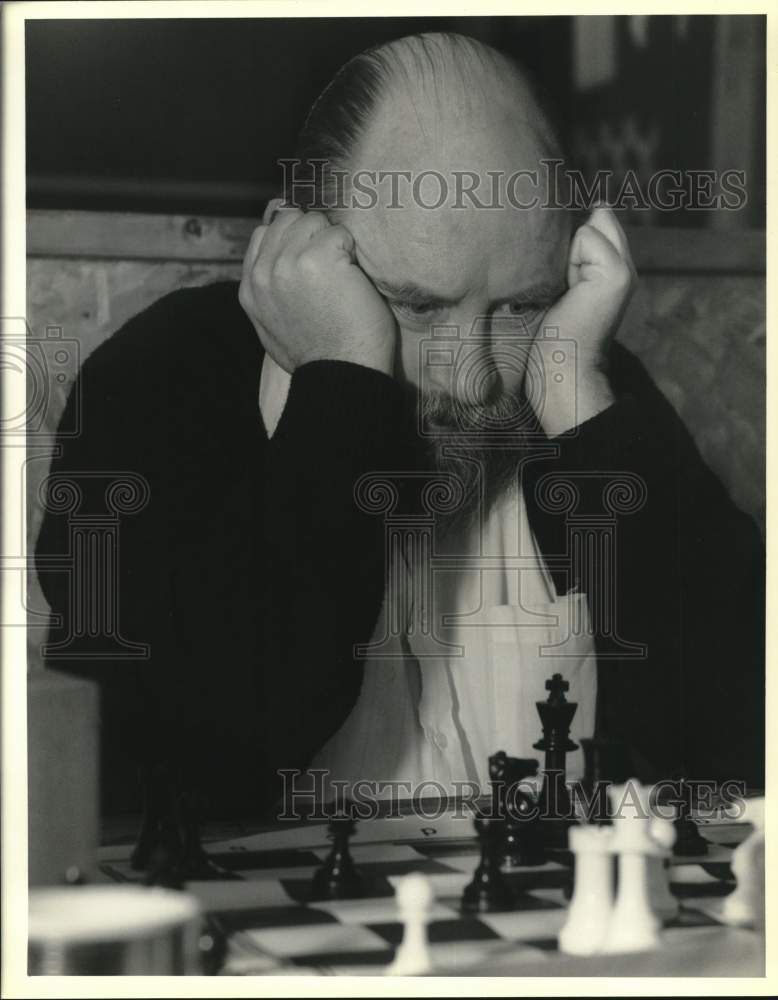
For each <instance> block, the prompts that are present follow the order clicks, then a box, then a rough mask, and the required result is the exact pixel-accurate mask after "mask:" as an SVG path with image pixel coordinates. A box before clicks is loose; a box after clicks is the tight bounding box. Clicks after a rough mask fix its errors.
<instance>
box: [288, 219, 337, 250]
mask: <svg viewBox="0 0 778 1000" xmlns="http://www.w3.org/2000/svg"><path fill="white" fill-rule="evenodd" d="M329 228H330V223H329V221H328V219H327V216H326V215H324V213H323V212H306V213H305V215H303V217H302V218H301V219H297V220H296V221H295V222H294V224H293V225H291V226H290V227H289V228H288V229H287V231H286V235H285V237H284V241H283V249H284V251H290V252H292V253H299V252H300V251H301V250H304V249H305V248H306V247H307V246H309V245H310V242H311V240H312V239H313V238H314V237H315V236H318V234H319V233H321V232H322V231H323V230H325V229H329Z"/></svg>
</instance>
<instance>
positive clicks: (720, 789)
mask: <svg viewBox="0 0 778 1000" xmlns="http://www.w3.org/2000/svg"><path fill="white" fill-rule="evenodd" d="M278 775H279V777H280V779H281V782H282V789H283V791H282V798H281V808H280V811H279V812H278V814H277V817H276V818H277V819H279V820H286V821H294V820H297V821H299V820H301V819H303V818H305V819H308V820H327V819H331V818H332V817H333V816H350V817H351V818H352V819H358V820H373V819H378V818H382V819H400V818H403V817H408V816H412V817H415V818H416V819H419V820H422V821H423V822H434V821H435V820H438V819H441V818H442V817H443V816H446V817H453V818H460V819H461V818H467V817H468V816H472V815H473V814H474V813H475V812H477V813H478V814H479V815H482V816H486V817H489V818H494V819H505V818H509V819H511V820H515V821H517V822H522V823H528V822H531V821H535V820H543V819H552V818H553V819H559V818H560V817H559V814H558V813H554V814H553V816H552V815H551V814H550V813H549V812H548V810H547V807H546V806H545V805H544V801H545V802H547V801H548V800H544V799H543V797H542V796H541V795H540V780H541V779H540V778H529V779H522V780H521V781H518V782H503V783H501V782H492V784H491V787H490V790H489V793H488V794H484V792H483V790H482V789H481V787H480V786H479V785H478V784H477V783H476V782H473V781H452V782H451V784H450V785H448V786H444V785H442V784H441V783H440V782H438V781H434V780H424V781H420V782H414V781H412V780H410V779H408V780H403V779H393V780H391V781H381V780H376V779H374V778H364V779H359V780H357V781H347V780H345V779H337V778H333V777H332V776H331V774H330V772H329V771H328V770H327V769H324V768H311V769H309V770H307V771H300V770H298V769H292V768H290V769H282V770H279V771H278ZM544 775H545V776H546V778H547V779H550V780H552V781H553V780H555V779H556V778H561V777H562V772H558V771H553V770H551V771H544ZM566 787H568V789H569V793H570V794H569V796H568V797H567V798H566V803H567V806H566V809H567V812H566V814H565V816H563V817H562V818H565V819H569V820H570V821H571V822H575V821H590V820H591V819H592V817H593V814H594V813H595V812H596V811H597V807H598V803H599V802H600V800H601V799H602V793H603V788H605V789H611V790H612V791H615V792H616V795H615V800H616V801H615V802H614V796H613V795H610V796H609V799H610V806H609V810H608V812H609V818H610V819H619V818H628V817H637V818H640V819H647V818H650V817H657V818H660V819H674V818H675V817H676V816H677V815H678V812H679V810H680V809H681V808H682V807H685V808H686V809H692V808H693V809H694V812H695V816H696V817H697V818H698V819H710V820H724V819H726V820H730V821H732V822H736V821H737V820H738V819H739V818H740V817H741V816H742V815H743V808H744V807H743V800H744V797H745V795H746V787H745V784H744V783H743V782H742V781H737V780H734V779H732V780H729V781H723V782H722V781H714V780H708V779H696V780H689V779H664V780H661V781H658V782H656V783H654V784H652V785H650V786H644V785H642V784H641V783H640V782H639V781H637V780H636V779H628V780H627V781H625V782H611V781H604V782H601V783H600V786H598V788H597V789H596V790H592V789H587V788H586V787H585V786H584V785H583V784H582V783H580V782H569V783H567V786H566ZM528 802H530V803H531V807H530V808H527V803H528Z"/></svg>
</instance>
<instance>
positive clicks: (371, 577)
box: [36, 282, 764, 814]
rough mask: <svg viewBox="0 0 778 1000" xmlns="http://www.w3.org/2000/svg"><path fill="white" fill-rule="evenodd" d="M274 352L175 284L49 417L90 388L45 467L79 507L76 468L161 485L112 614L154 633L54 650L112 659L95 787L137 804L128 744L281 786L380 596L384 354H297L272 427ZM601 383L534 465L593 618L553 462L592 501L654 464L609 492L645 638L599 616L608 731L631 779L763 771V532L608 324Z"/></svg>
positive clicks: (133, 752)
mask: <svg viewBox="0 0 778 1000" xmlns="http://www.w3.org/2000/svg"><path fill="white" fill-rule="evenodd" d="M262 353H263V352H262V348H261V345H260V343H259V341H258V339H257V336H256V333H255V332H254V330H253V328H252V326H251V324H250V323H249V321H248V319H247V318H246V317H245V315H244V313H243V311H242V309H241V307H240V305H239V303H238V299H237V285H236V284H235V283H233V282H224V283H218V284H214V285H210V286H207V287H204V288H198V289H188V290H183V291H179V292H174V293H172V294H170V295H168V296H166V297H165V298H163V299H162V300H160V301H159V302H157V303H155V304H154V305H153V306H151V307H150V308H149V309H147V310H146V311H145V312H143V313H142V314H140V315H139V316H137V317H135V318H134V319H132V320H131V321H130V322H128V323H127V324H126V325H125V326H124V327H123V328H122V329H121V330H120V331H119V332H118V333H117V334H115V335H114V336H113V337H111V338H110V339H109V340H108V341H107V342H106V343H104V344H103V345H101V346H100V347H99V348H98V349H97V350H96V351H95V352H94V353H93V354H92V355H91V356H90V357H89V358H88V359H87V361H86V362H85V364H84V365H83V367H82V370H81V373H80V375H79V378H78V380H77V383H76V388H75V389H74V391H73V392H72V393H71V396H70V399H69V402H68V410H69V412H68V413H66V414H65V417H64V418H63V426H65V425H66V424H67V425H69V423H70V422H72V419H73V418H74V414H75V407H76V405H77V401H78V402H79V403H80V406H81V417H80V420H81V428H82V431H81V433H80V435H79V436H77V437H75V438H72V437H67V438H66V437H62V439H61V440H60V453H59V455H58V457H56V458H55V459H54V461H53V462H52V474H54V475H56V476H61V475H65V476H68V477H71V478H75V479H76V480H77V481H78V482H79V484H80V487H81V490H82V493H83V495H84V500H83V509H86V507H87V505H92V504H94V505H95V506H94V509H95V510H99V509H100V508H101V507H102V509H104V488H105V481H104V480H101V479H100V478H98V477H95V476H94V475H91V476H90V475H88V474H89V473H96V472H97V473H110V474H114V473H116V474H121V473H122V472H132V473H134V474H136V475H137V474H140V475H142V476H143V477H144V478H145V479H146V480H147V482H148V485H149V488H150V499H149V501H148V502H147V503H146V505H145V506H144V507H143V509H142V510H140V511H138V512H136V513H133V514H128V515H126V516H124V517H122V518H121V521H120V529H119V560H118V561H119V592H118V598H119V612H118V614H119V627H120V631H121V634H122V636H123V638H125V639H126V640H129V641H133V642H142V643H147V644H149V647H150V656H149V657H148V658H147V659H145V660H142V661H120V660H107V661H106V660H97V661H94V660H89V659H87V658H86V657H85V656H84V657H80V656H79V647H78V645H77V644H76V645H75V646H71V647H70V649H69V654H70V658H68V659H66V660H59V659H57V658H56V657H55V656H54V655H50V656H49V658H48V663H49V665H50V666H52V667H56V668H58V669H68V670H72V671H75V672H77V673H80V674H82V675H87V676H92V677H94V678H96V679H97V680H98V682H99V684H100V687H101V694H102V704H103V711H102V753H103V768H102V773H103V807H104V809H105V810H107V811H116V810H120V809H124V808H132V807H134V806H135V805H136V803H137V791H136V788H137V781H136V778H135V773H136V770H137V765H138V762H144V761H150V760H154V759H159V758H164V759H168V758H170V759H172V760H174V761H175V762H176V766H177V767H180V768H181V770H182V772H183V773H184V775H185V777H184V778H183V779H182V780H185V781H187V782H190V783H194V784H195V785H197V786H199V787H201V788H203V789H206V790H207V792H208V794H209V795H210V797H211V800H212V803H213V808H214V809H215V810H216V811H226V810H228V809H229V810H231V811H234V810H238V811H242V812H245V813H247V814H257V813H258V812H260V811H262V810H263V809H264V808H267V807H268V805H269V804H270V803H271V802H273V801H274V799H275V797H276V795H277V792H278V781H277V777H276V771H277V769H279V768H294V767H303V766H305V764H306V762H307V761H308V760H309V759H310V758H311V756H312V755H313V753H314V752H315V751H316V750H317V749H318V748H319V747H320V746H322V744H323V743H324V742H325V741H326V740H327V739H328V738H329V736H330V735H331V734H332V733H334V732H335V731H336V730H337V729H338V728H339V726H340V725H341V724H342V722H343V721H344V720H345V718H346V716H347V715H348V713H349V711H350V710H351V708H352V706H353V705H354V703H355V701H356V698H357V696H358V693H359V688H360V683H361V671H360V667H359V664H358V663H357V662H355V661H354V660H353V658H352V653H351V651H352V647H353V645H354V643H359V642H364V641H367V640H368V639H369V637H370V635H371V633H372V630H373V627H374V625H375V621H376V618H377V615H378V610H379V607H380V603H381V599H382V596H383V590H384V564H383V560H384V541H383V538H384V526H383V522H382V518H381V517H380V516H374V515H372V516H371V515H369V514H367V513H365V512H362V511H360V509H359V508H358V506H357V505H356V504H355V502H354V496H353V488H354V483H355V481H356V480H357V479H358V478H359V477H360V476H361V475H363V474H364V473H367V472H373V471H386V470H398V469H403V468H407V467H408V465H407V463H408V461H409V460H410V459H409V454H410V452H409V447H410V442H409V439H408V438H409V425H408V421H407V413H406V402H405V396H404V394H403V391H402V389H401V388H400V386H399V384H398V383H396V382H395V381H394V380H393V379H391V378H389V377H388V376H386V375H384V374H381V373H379V372H376V371H374V370H372V369H368V368H365V367H362V366H359V365H354V364H349V363H346V362H336V361H317V362H311V363H309V364H306V365H303V366H302V367H301V368H299V369H298V370H297V371H296V372H295V374H294V376H293V378H292V383H291V388H290V392H289V397H288V401H287V405H286V408H285V410H284V413H283V416H282V418H281V421H280V423H279V426H278V428H277V431H276V433H275V434H274V436H273V437H272V439H271V440H268V438H267V435H266V433H265V430H264V426H263V423H262V419H261V416H260V413H259V407H258V386H259V373H260V368H261V363H262ZM611 382H612V385H613V388H614V391H615V394H616V402H615V403H614V404H613V405H612V406H610V407H609V408H608V409H607V410H605V411H604V412H602V413H600V414H599V415H597V416H596V417H594V418H593V419H591V420H588V421H586V422H585V423H584V424H582V425H581V426H580V427H579V428H577V431H576V433H575V434H573V435H570V436H569V437H568V436H564V437H561V438H557V439H556V440H555V442H554V443H555V444H556V445H558V447H557V448H556V449H555V451H556V454H555V455H553V456H549V455H548V453H547V452H545V453H544V452H543V449H542V448H540V449H539V450H538V457H537V458H535V459H533V460H530V461H529V462H528V463H526V464H525V466H524V470H523V475H522V481H523V489H524V493H525V497H526V499H527V504H528V509H529V515H530V520H531V523H532V527H533V530H534V532H535V534H536V536H537V538H538V541H539V544H540V547H541V550H542V551H543V553H544V556H545V557H546V559H547V561H548V563H549V565H550V566H551V568H552V571H553V576H554V579H555V582H556V584H557V588H558V590H559V592H560V593H564V592H565V591H566V590H567V589H568V588H569V587H570V586H571V585H574V584H576V583H577V584H578V585H579V586H583V587H584V589H586V590H587V592H588V597H589V602H590V604H591V606H592V609H593V617H594V618H595V620H599V619H600V618H601V617H603V616H602V615H601V614H600V613H599V611H600V609H602V605H603V602H604V601H606V600H608V598H607V595H606V594H605V592H604V587H605V584H604V583H603V581H602V577H601V576H600V577H598V576H597V574H596V573H595V572H593V567H590V566H587V557H586V556H585V555H584V557H583V558H582V559H581V560H579V561H578V562H577V563H576V564H575V567H574V568H573V564H572V563H571V559H570V555H569V553H568V552H567V549H568V542H567V538H566V517H565V513H564V512H563V511H561V512H560V511H556V512H555V511H554V510H553V509H552V507H553V505H549V504H548V503H544V502H542V501H541V500H540V498H541V497H542V495H544V493H543V491H544V487H547V486H548V485H549V481H548V479H546V478H544V477H546V476H547V474H551V475H552V476H558V475H562V476H564V477H566V478H567V479H569V480H572V481H573V482H574V483H575V484H577V488H578V489H579V490H580V491H581V502H580V504H579V507H578V508H577V511H578V513H580V512H581V511H582V510H588V511H589V512H592V513H595V514H596V513H598V512H599V513H602V512H603V509H604V508H603V503H602V490H601V479H598V478H597V477H592V476H590V475H586V474H587V473H593V472H594V473H603V472H604V473H610V474H614V473H631V474H634V475H635V476H638V477H640V480H641V481H642V482H643V483H644V484H645V501H644V502H643V504H642V506H640V507H639V509H637V510H635V511H634V512H632V513H629V514H623V515H620V516H619V517H618V524H617V532H616V547H615V581H616V583H615V598H616V601H617V609H618V610H617V616H618V617H617V630H618V633H619V635H620V636H621V637H622V638H623V639H625V640H629V641H631V642H636V643H640V644H643V645H645V646H646V648H647V656H646V657H645V658H644V659H642V660H635V659H631V658H624V657H623V656H619V655H618V649H616V648H615V647H614V644H613V640H612V638H610V637H609V636H608V635H607V634H605V633H606V632H607V630H604V631H603V634H598V635H596V636H595V641H596V643H597V650H598V675H599V694H598V707H597V719H598V723H597V724H598V731H599V732H600V733H601V734H602V735H607V736H610V737H613V738H616V739H620V740H623V741H625V742H626V743H627V744H628V745H629V746H630V748H631V750H632V752H633V760H634V770H635V772H636V774H637V775H638V776H639V777H641V778H643V779H645V780H656V779H658V778H661V777H675V776H678V775H680V774H684V775H685V776H687V777H688V776H692V777H700V778H705V779H707V778H711V779H727V778H745V779H747V780H749V781H750V782H751V783H752V784H755V785H761V784H762V783H763V752H764V751H763V714H764V642H763V639H764V554H763V549H762V545H761V539H760V536H759V534H758V532H757V530H756V528H755V526H754V524H753V523H752V521H751V520H750V519H749V518H748V517H747V516H745V515H744V514H742V513H741V512H740V511H738V510H737V509H736V508H735V507H734V505H733V504H732V503H731V501H730V500H729V498H728V496H727V494H726V492H725V491H724V489H723V488H722V486H721V485H720V483H719V482H718V481H717V480H716V479H715V477H714V476H713V475H712V474H711V472H710V471H709V470H708V469H707V468H706V466H705V465H704V463H703V462H702V460H701V458H700V456H699V453H698V451H697V449H696V447H695V446H694V444H693V442H692V440H691V438H690V436H689V434H688V432H687V431H686V430H685V428H684V427H683V426H682V424H681V423H680V421H679V419H678V418H677V416H676V414H675V413H674V411H673V410H672V408H671V407H670V405H669V404H668V403H667V402H666V400H665V399H664V397H662V396H661V394H660V393H659V392H658V390H657V389H656V388H655V387H654V385H653V383H652V382H651V380H650V379H649V377H648V376H647V374H646V373H645V370H644V369H643V367H642V366H641V365H640V363H639V362H638V361H637V360H636V359H635V358H634V357H633V356H632V355H631V354H629V353H628V352H627V351H626V350H625V349H624V348H622V347H620V346H619V345H614V347H613V350H612V356H611ZM544 456H545V457H544ZM85 473H86V474H87V475H84V474H85ZM587 505H588V506H587ZM90 509H91V506H90ZM67 551H68V521H67V515H65V514H62V513H57V512H54V511H49V512H47V514H46V517H45V519H44V522H43V526H42V530H41V534H40V538H39V542H38V546H37V551H36V554H37V557H38V569H39V574H40V578H41V583H42V586H43V589H44V593H45V594H46V597H47V599H48V600H49V602H50V604H51V606H52V608H53V610H54V611H56V612H58V613H60V614H62V615H63V616H64V619H65V625H64V628H65V630H67V619H68V615H69V611H68V608H69V603H68V602H69V600H70V596H69V585H68V576H67V574H65V573H62V572H54V571H52V570H51V569H50V568H49V567H47V561H46V557H47V556H51V555H55V556H56V555H62V554H64V553H66V552H67ZM573 577H575V579H573ZM606 617H607V616H606ZM64 634H65V633H64V632H62V633H60V634H59V635H58V632H57V630H56V629H52V635H51V637H50V638H51V639H54V640H56V639H57V638H58V637H61V635H64ZM614 652H615V653H616V655H614ZM496 749H499V748H497V747H495V750H496ZM367 777H369V776H367ZM378 777H380V776H378Z"/></svg>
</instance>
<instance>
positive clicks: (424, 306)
mask: <svg viewBox="0 0 778 1000" xmlns="http://www.w3.org/2000/svg"><path fill="white" fill-rule="evenodd" d="M392 305H393V306H394V308H395V309H397V311H398V312H401V313H404V314H405V315H406V316H410V318H411V319H425V318H426V317H427V316H432V315H433V314H434V313H435V312H436V311H437V310H436V308H435V306H432V305H429V304H428V303H418V302H400V301H397V300H396V299H395V300H394V301H393V302H392Z"/></svg>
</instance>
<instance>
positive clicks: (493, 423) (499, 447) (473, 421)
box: [421, 391, 537, 534]
mask: <svg viewBox="0 0 778 1000" xmlns="http://www.w3.org/2000/svg"><path fill="white" fill-rule="evenodd" d="M421 410H422V412H421V416H422V419H423V426H424V427H425V428H426V430H427V433H428V434H430V432H431V436H429V437H427V438H426V442H425V450H426V461H425V466H426V467H427V468H430V469H433V470H434V471H435V472H441V473H444V474H448V475H451V476H453V477H455V478H456V479H457V480H458V481H459V484H460V489H461V501H460V502H459V503H458V504H457V506H456V508H455V509H454V510H452V511H451V512H450V513H445V514H439V515H438V520H437V523H438V526H439V529H440V531H441V533H442V534H448V533H450V532H451V531H454V530H457V529H459V528H462V527H465V526H469V525H471V524H473V523H474V522H475V521H476V520H477V519H480V520H481V522H483V519H484V518H485V517H486V516H487V515H488V514H489V512H490V511H491V510H492V508H493V507H494V505H495V503H496V502H497V501H498V500H499V499H500V497H502V496H503V495H504V494H505V492H506V491H507V490H508V489H509V488H510V487H511V486H512V485H514V484H515V483H516V480H517V476H518V473H519V469H520V466H521V462H522V459H523V458H524V457H525V456H526V455H527V454H528V452H529V450H530V442H531V440H532V437H533V433H534V432H535V431H536V426H537V425H536V423H535V422H534V415H533V414H532V411H531V409H530V407H529V404H528V402H527V400H526V398H525V397H524V396H523V395H512V394H509V393H505V392H502V391H500V392H499V393H498V394H495V396H494V398H492V399H490V400H487V401H486V402H483V403H476V402H461V401H459V400H455V399H454V398H452V397H451V396H449V395H448V394H447V393H442V392H429V393H425V394H424V395H423V396H422V398H421Z"/></svg>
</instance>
